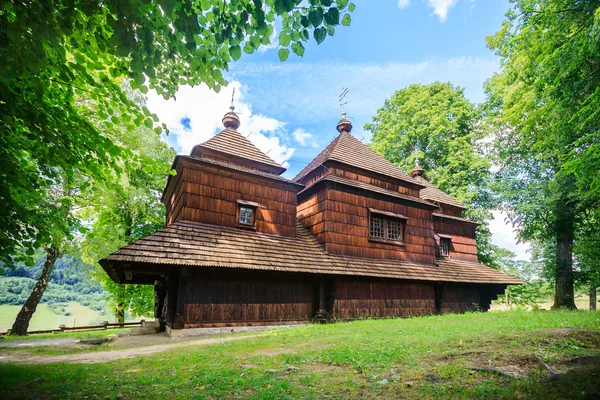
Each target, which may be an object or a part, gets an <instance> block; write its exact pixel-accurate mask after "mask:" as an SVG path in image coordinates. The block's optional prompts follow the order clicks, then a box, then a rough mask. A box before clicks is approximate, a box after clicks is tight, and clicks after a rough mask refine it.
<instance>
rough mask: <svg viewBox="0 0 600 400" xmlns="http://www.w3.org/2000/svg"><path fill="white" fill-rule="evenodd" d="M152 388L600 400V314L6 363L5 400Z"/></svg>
mask: <svg viewBox="0 0 600 400" xmlns="http://www.w3.org/2000/svg"><path fill="white" fill-rule="evenodd" d="M116 351H118V350H116ZM38 354H39V353H38ZM536 355H537V356H539V357H540V358H541V359H543V360H544V361H545V362H546V363H548V364H549V365H550V367H551V368H552V369H553V370H554V372H555V373H556V374H557V375H556V376H555V377H554V379H548V377H549V376H550V372H548V371H547V370H546V369H544V367H543V366H542V364H541V363H540V362H539V361H538V360H537V359H536V357H535V356H536ZM490 365H491V366H493V368H495V371H494V372H490V371H478V370H475V369H474V368H487V367H489V366H490ZM499 371H500V372H502V374H501V373H499ZM505 374H509V375H512V376H506V375H505ZM142 397H143V398H166V399H174V398H177V399H188V398H198V399H203V398H264V399H272V398H314V399H323V398H355V397H360V398H409V399H422V398H453V399H454V398H465V399H466V398H468V399H472V398H481V399H493V398H543V399H546V398H590V399H592V398H600V312H599V313H590V312H583V311H578V312H565V311H552V312H549V311H541V312H520V311H511V312H494V313H474V314H465V315H445V316H435V317H423V318H411V319H389V320H365V321H356V322H351V323H338V324H329V325H311V326H306V327H301V328H294V329H290V330H283V331H275V332H272V333H270V334H267V335H263V336H257V337H255V338H250V339H244V340H240V341H236V342H229V343H224V344H217V345H211V346H202V347H194V346H190V347H182V348H175V349H172V350H170V351H167V352H163V353H157V354H154V355H150V356H143V357H138V358H134V359H126V360H119V361H112V362H108V363H104V364H60V365H53V364H47V365H8V364H4V365H1V364H0V398H3V399H10V398H31V399H39V398H61V399H62V398H73V399H80V398H109V399H116V398H142Z"/></svg>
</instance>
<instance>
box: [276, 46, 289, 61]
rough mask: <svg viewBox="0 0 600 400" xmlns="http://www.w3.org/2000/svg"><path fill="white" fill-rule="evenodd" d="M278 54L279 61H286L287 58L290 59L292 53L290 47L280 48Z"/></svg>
mask: <svg viewBox="0 0 600 400" xmlns="http://www.w3.org/2000/svg"><path fill="white" fill-rule="evenodd" d="M277 55H278V56H279V61H281V62H284V61H285V60H287V59H288V56H289V55H290V50H289V49H279V52H278V53H277Z"/></svg>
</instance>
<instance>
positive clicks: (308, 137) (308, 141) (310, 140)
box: [292, 128, 319, 147]
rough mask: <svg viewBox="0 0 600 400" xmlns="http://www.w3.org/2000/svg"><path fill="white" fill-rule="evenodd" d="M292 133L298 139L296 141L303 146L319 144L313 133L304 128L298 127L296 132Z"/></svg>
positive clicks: (316, 145)
mask: <svg viewBox="0 0 600 400" xmlns="http://www.w3.org/2000/svg"><path fill="white" fill-rule="evenodd" d="M292 135H293V136H294V139H296V141H297V142H298V143H300V145H301V146H312V147H318V146H319V145H318V143H317V142H316V141H315V138H314V136H313V135H312V133H309V132H306V131H305V130H304V129H302V128H298V129H296V130H295V131H294V132H292Z"/></svg>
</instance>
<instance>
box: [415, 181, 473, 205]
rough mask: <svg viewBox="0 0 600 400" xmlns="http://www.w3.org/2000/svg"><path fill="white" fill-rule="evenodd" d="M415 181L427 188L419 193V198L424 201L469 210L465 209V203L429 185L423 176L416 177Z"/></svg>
mask: <svg viewBox="0 0 600 400" xmlns="http://www.w3.org/2000/svg"><path fill="white" fill-rule="evenodd" d="M414 179H415V180H416V181H417V182H419V183H420V184H421V185H423V186H425V188H424V189H421V192H420V193H419V197H421V198H422V199H423V200H429V201H431V202H434V203H443V204H448V205H450V206H453V207H458V208H462V209H463V210H466V209H467V207H465V205H464V204H463V203H461V202H460V201H458V200H456V199H455V198H454V197H452V196H450V195H449V194H446V193H444V192H443V191H441V190H440V189H438V188H437V187H436V186H434V185H433V184H431V183H429V182H428V181H427V180H426V179H425V178H423V177H422V176H416V177H414Z"/></svg>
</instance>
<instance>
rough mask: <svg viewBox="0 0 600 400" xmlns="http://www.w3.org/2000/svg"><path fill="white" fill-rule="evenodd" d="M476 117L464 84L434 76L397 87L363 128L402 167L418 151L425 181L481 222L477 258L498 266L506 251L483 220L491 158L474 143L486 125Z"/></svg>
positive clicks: (487, 203) (487, 206)
mask: <svg viewBox="0 0 600 400" xmlns="http://www.w3.org/2000/svg"><path fill="white" fill-rule="evenodd" d="M479 118H480V111H479V110H478V109H477V108H476V107H475V106H474V105H473V104H472V103H471V102H470V101H469V100H468V99H467V98H466V97H465V95H464V91H463V89H461V88H458V87H455V86H453V85H451V84H450V83H441V82H434V83H432V84H430V85H420V84H416V85H410V86H409V87H407V88H404V89H400V90H397V91H396V92H395V93H394V94H393V95H392V97H391V98H390V99H387V100H386V101H385V104H384V106H383V107H382V108H380V109H379V110H378V111H377V114H376V115H375V116H374V117H373V122H372V123H368V124H366V125H365V129H366V130H368V131H370V132H371V133H372V147H373V149H374V150H375V151H377V152H379V153H380V154H382V155H383V156H384V157H385V158H386V159H388V160H389V161H391V162H392V163H394V164H396V165H398V166H400V167H401V168H403V169H404V170H405V171H407V172H410V171H411V170H412V169H413V167H414V165H415V158H416V157H418V160H419V165H420V166H421V167H422V168H423V169H424V170H425V176H426V178H427V180H428V181H430V182H431V183H433V184H434V185H436V186H437V187H439V188H440V189H441V190H443V191H444V192H446V193H449V194H450V195H452V196H454V197H455V198H457V199H458V200H459V201H461V202H463V203H464V204H465V205H467V206H468V207H469V208H470V209H469V210H467V214H468V216H469V217H470V218H471V219H473V220H474V221H477V222H480V223H481V225H480V226H479V227H478V228H477V248H478V253H479V260H480V261H481V262H483V263H485V264H487V265H489V266H492V267H494V268H501V267H502V266H503V265H504V264H505V260H507V259H509V258H510V255H507V254H506V252H507V251H506V250H504V249H501V248H499V247H497V246H495V245H493V244H492V243H491V233H490V232H489V229H488V227H487V223H486V220H488V219H489V218H490V213H489V211H488V210H489V209H491V208H493V207H494V206H495V205H496V202H495V199H494V196H492V194H491V192H490V189H489V186H490V177H491V174H490V166H491V160H490V158H489V157H487V156H486V155H485V154H484V148H483V147H482V146H481V145H480V143H479V142H480V140H481V139H483V138H484V137H485V135H486V134H487V131H486V130H485V129H484V126H483V125H482V124H480V123H479V121H480V119H479ZM513 256H514V255H513Z"/></svg>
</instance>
